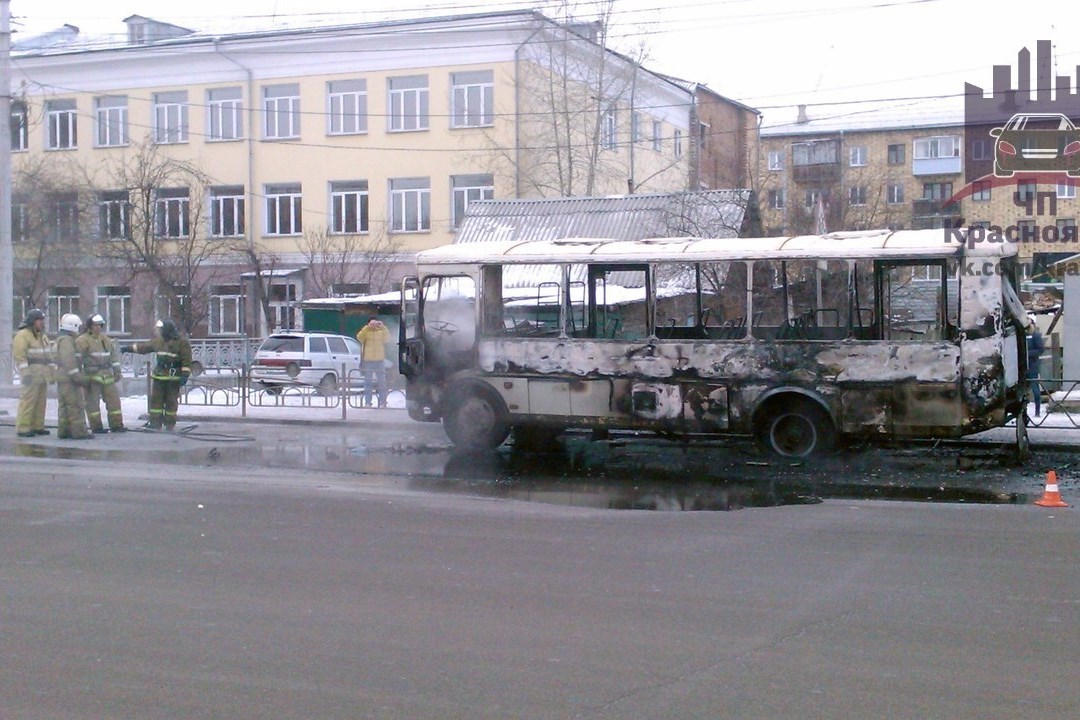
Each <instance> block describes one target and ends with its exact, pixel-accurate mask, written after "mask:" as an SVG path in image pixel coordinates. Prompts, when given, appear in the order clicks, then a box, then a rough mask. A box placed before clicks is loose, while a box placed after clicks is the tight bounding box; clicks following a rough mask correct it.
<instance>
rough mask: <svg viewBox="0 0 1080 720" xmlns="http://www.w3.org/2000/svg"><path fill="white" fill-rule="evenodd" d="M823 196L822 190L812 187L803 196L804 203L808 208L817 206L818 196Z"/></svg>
mask: <svg viewBox="0 0 1080 720" xmlns="http://www.w3.org/2000/svg"><path fill="white" fill-rule="evenodd" d="M820 197H821V191H820V190H817V189H815V188H811V189H809V190H807V191H806V194H805V195H804V197H803V203H804V204H805V205H806V207H807V208H813V207H816V206H817V202H818V198H820Z"/></svg>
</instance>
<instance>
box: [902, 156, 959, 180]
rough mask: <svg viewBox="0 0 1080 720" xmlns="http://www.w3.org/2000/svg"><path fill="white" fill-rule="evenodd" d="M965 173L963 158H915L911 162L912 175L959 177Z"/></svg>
mask: <svg viewBox="0 0 1080 720" xmlns="http://www.w3.org/2000/svg"><path fill="white" fill-rule="evenodd" d="M963 171H964V163H963V158H959V157H934V158H915V159H914V160H913V161H912V162H911V174H912V175H915V176H916V177H919V176H922V175H959V174H960V173H962V172H963Z"/></svg>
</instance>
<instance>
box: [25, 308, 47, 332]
mask: <svg viewBox="0 0 1080 720" xmlns="http://www.w3.org/2000/svg"><path fill="white" fill-rule="evenodd" d="M44 319H45V312H44V311H43V310H38V309H37V308H34V309H33V310H30V311H29V312H27V313H26V317H25V318H24V319H23V321H22V325H20V326H19V329H20V330H21V329H23V328H28V327H30V326H31V325H33V324H34V323H36V322H37V321H38V320H44Z"/></svg>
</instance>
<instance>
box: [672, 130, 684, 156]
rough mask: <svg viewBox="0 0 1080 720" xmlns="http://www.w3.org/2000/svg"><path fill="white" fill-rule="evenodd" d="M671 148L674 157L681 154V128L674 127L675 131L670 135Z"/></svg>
mask: <svg viewBox="0 0 1080 720" xmlns="http://www.w3.org/2000/svg"><path fill="white" fill-rule="evenodd" d="M671 150H672V153H673V154H674V155H675V157H676V158H681V157H682V156H683V146H682V130H679V129H677V128H676V130H675V133H674V134H673V135H672V136H671Z"/></svg>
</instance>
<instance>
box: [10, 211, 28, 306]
mask: <svg viewBox="0 0 1080 720" xmlns="http://www.w3.org/2000/svg"><path fill="white" fill-rule="evenodd" d="M29 237H30V205H29V203H27V202H26V198H25V197H20V196H18V195H15V196H13V197H12V198H11V241H12V242H22V241H24V240H26V239H28V238H29ZM19 320H20V321H21V320H22V318H19Z"/></svg>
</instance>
